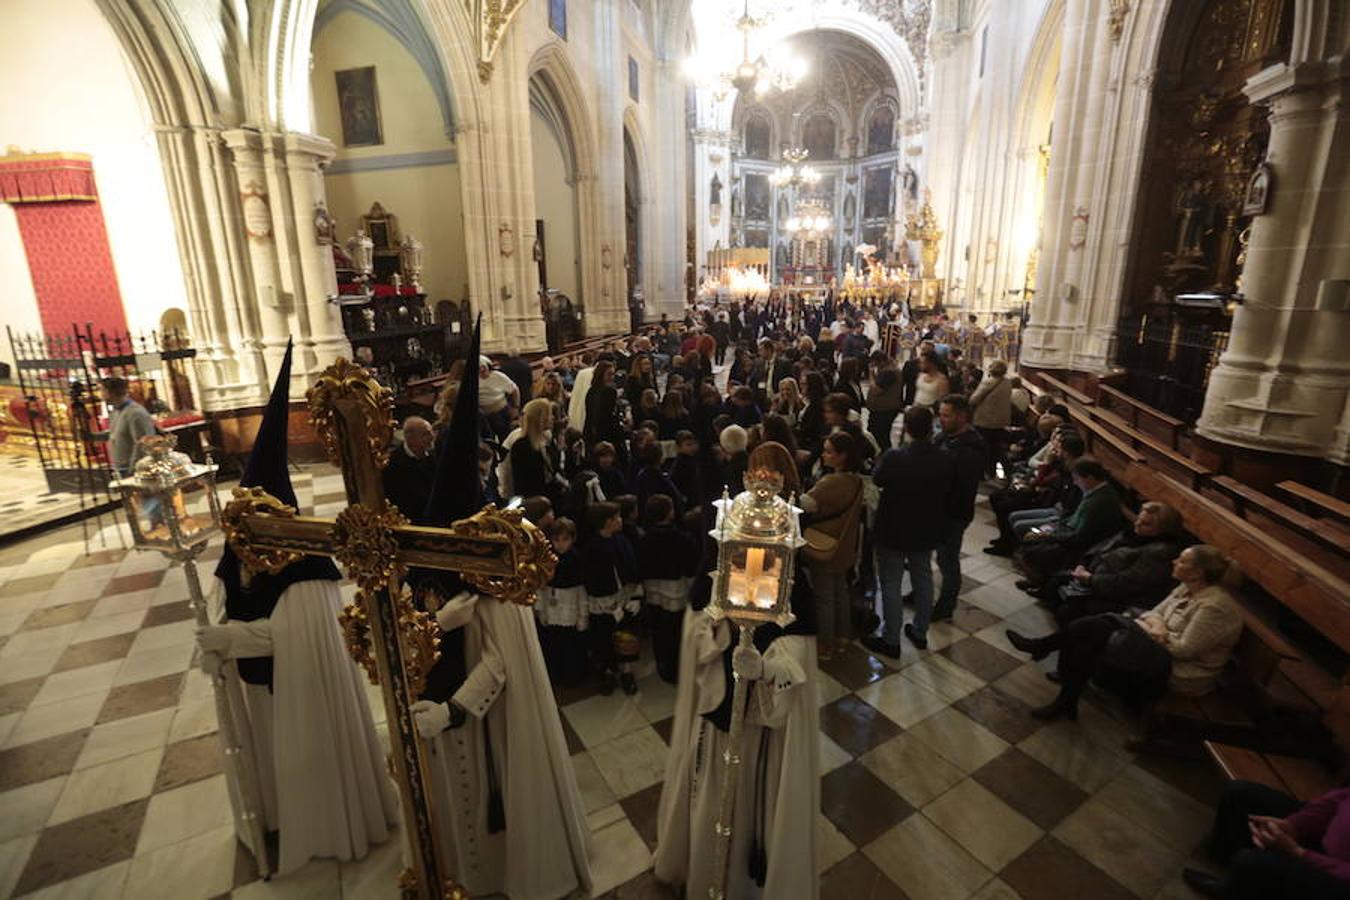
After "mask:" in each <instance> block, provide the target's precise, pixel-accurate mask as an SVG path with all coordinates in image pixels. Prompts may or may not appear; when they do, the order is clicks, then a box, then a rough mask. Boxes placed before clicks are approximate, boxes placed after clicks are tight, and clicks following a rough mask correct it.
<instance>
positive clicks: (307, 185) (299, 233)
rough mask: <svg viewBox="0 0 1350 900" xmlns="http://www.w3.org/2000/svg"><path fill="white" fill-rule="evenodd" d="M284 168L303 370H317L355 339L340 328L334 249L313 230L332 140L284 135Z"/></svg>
mask: <svg viewBox="0 0 1350 900" xmlns="http://www.w3.org/2000/svg"><path fill="white" fill-rule="evenodd" d="M285 154H286V172H287V176H288V184H289V188H290V203H289V206H288V209H287V210H286V211H285V212H286V216H285V222H286V225H287V227H288V232H289V233H288V235H287V237H288V240H287V242H286V243H287V246H288V247H289V248H290V252H291V259H290V263H291V269H292V271H293V272H294V273H295V274H296V276H297V279H298V286H297V287H298V289H297V291H296V317H297V319H298V320H299V325H300V329H299V337H300V340H299V343H300V345H301V347H303V348H304V350H303V352H302V353H301V354H300V358H301V360H302V362H303V368H301V371H302V372H303V373H304V374H306V375H309V374H313V373H315V372H318V371H321V370H322V369H323V368H324V367H326V366H328V365H330V364H331V363H332V361H333V360H334V359H335V358H336V357H338V356H347V357H348V358H350V354H351V345H350V343H348V341H347V336H346V334H345V333H344V332H343V330H342V316H341V314H340V313H339V312H338V309H337V307H336V306H334V305H333V304H332V303H330V302H329V300H328V298H329V297H330V296H333V295H335V294H337V273H336V272H335V271H334V269H333V254H332V250H331V249H330V248H329V245H327V244H321V243H319V241H318V238H317V236H316V234H315V229H314V213H315V211H316V210H317V208H318V207H319V206H320V205H321V204H323V205H325V206H326V205H327V204H326V201H325V191H324V184H323V169H324V167H325V166H327V165H328V163H330V162H331V161H332V159H333V154H334V147H333V144H332V142H331V141H328V140H326V139H324V138H321V137H316V136H314V135H309V134H297V133H291V134H288V135H286V136H285Z"/></svg>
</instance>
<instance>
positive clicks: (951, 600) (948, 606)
mask: <svg viewBox="0 0 1350 900" xmlns="http://www.w3.org/2000/svg"><path fill="white" fill-rule="evenodd" d="M969 524H970V523H969V522H953V523H952V524H951V525H949V526H948V529H949V530H948V532H947V536H946V538H944V539H943V541H942V543H941V544H940V545H939V546H938V549H937V564H938V571H939V572H941V573H942V591H941V593H939V594H938V598H937V603H936V604H935V605H934V606H933V618H935V619H950V618H951V616H952V613H954V612H956V595H957V594H959V593H961V539H962V538H963V537H965V534H966V526H967V525H969Z"/></svg>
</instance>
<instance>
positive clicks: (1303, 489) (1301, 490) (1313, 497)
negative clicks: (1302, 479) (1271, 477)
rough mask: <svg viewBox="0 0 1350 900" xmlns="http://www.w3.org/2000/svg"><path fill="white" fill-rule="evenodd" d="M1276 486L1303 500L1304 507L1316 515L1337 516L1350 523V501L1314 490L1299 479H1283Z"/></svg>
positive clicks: (1323, 516) (1336, 517)
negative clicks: (1300, 482) (1299, 481)
mask: <svg viewBox="0 0 1350 900" xmlns="http://www.w3.org/2000/svg"><path fill="white" fill-rule="evenodd" d="M1275 486H1276V487H1277V488H1279V489H1280V490H1281V491H1283V492H1284V493H1286V494H1288V495H1289V496H1291V497H1294V498H1296V499H1298V500H1299V501H1301V502H1302V503H1303V504H1304V508H1305V509H1309V510H1311V511H1312V514H1313V515H1314V516H1318V517H1322V518H1335V519H1338V520H1340V521H1341V522H1347V523H1350V503H1346V502H1345V501H1344V500H1341V499H1339V498H1337V497H1333V496H1331V495H1330V494H1324V493H1322V492H1321V491H1318V490H1314V489H1312V488H1310V487H1308V486H1307V485H1306V484H1299V483H1298V482H1297V481H1281V482H1280V483H1279V484H1277V485H1275Z"/></svg>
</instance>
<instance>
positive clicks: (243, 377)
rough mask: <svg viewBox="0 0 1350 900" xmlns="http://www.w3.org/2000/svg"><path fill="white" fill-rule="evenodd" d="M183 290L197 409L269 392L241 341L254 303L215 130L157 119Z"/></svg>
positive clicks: (225, 158)
mask: <svg viewBox="0 0 1350 900" xmlns="http://www.w3.org/2000/svg"><path fill="white" fill-rule="evenodd" d="M155 137H156V139H157V141H158V143H159V151H160V158H161V160H162V161H163V166H164V179H165V184H166V185H167V187H168V196H169V202H170V205H171V207H172V209H173V216H174V223H175V228H174V232H175V234H176V235H177V238H178V252H179V257H180V259H181V261H182V263H183V274H184V275H185V276H186V277H185V280H186V287H187V295H188V323H189V328H190V329H191V332H192V342H193V346H194V347H195V348H196V350H197V365H196V372H197V377H198V387H199V390H200V396H199V397H198V398H197V400H198V402H199V403H200V404H201V407H202V409H203V410H205V411H207V412H216V411H219V410H229V409H237V408H239V407H241V406H250V405H256V404H261V403H263V402H265V401H266V399H267V379H266V371H265V368H264V366H263V362H262V356H261V353H259V352H258V351H257V348H256V347H249V346H247V345H246V344H245V338H246V337H248V336H250V335H251V334H252V333H253V331H252V327H251V324H250V323H249V321H248V320H247V311H248V310H250V309H252V308H253V306H254V299H253V294H252V282H251V280H250V279H249V277H248V274H247V269H248V257H247V249H246V248H245V246H244V241H245V238H244V234H243V231H242V229H240V228H238V227H237V225H238V217H237V206H238V190H237V187H236V184H235V179H234V167H233V166H232V164H231V162H230V156H229V152H228V151H227V149H226V147H225V145H224V143H223V142H222V141H221V136H220V131H219V129H217V128H212V127H208V126H204V125H197V126H191V127H172V126H157V127H156V128H155Z"/></svg>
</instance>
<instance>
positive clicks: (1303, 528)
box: [1213, 475, 1350, 558]
mask: <svg viewBox="0 0 1350 900" xmlns="http://www.w3.org/2000/svg"><path fill="white" fill-rule="evenodd" d="M1213 483H1214V486H1215V487H1217V488H1219V489H1220V490H1222V491H1223V492H1224V493H1225V494H1227V495H1229V496H1230V497H1232V499H1233V503H1234V505H1235V506H1236V507H1237V512H1238V514H1239V515H1241V516H1242V517H1243V518H1244V519H1247V520H1249V521H1250V520H1251V517H1252V514H1253V513H1255V514H1258V515H1261V516H1264V517H1266V518H1268V519H1270V520H1272V521H1274V522H1275V523H1277V524H1279V525H1281V526H1283V527H1285V528H1288V529H1289V530H1290V531H1292V532H1294V533H1296V534H1297V535H1298V536H1299V537H1302V538H1305V539H1307V540H1310V541H1312V542H1313V543H1316V544H1319V545H1321V546H1322V547H1324V548H1326V549H1328V550H1331V551H1333V552H1335V553H1337V554H1340V555H1341V556H1344V557H1346V558H1350V531H1347V530H1346V529H1344V528H1342V527H1341V526H1340V525H1338V524H1337V523H1335V522H1324V521H1319V520H1317V519H1314V518H1312V517H1311V516H1306V515H1304V514H1303V513H1301V512H1299V511H1298V510H1296V509H1294V508H1293V507H1292V506H1289V505H1288V504H1285V503H1281V502H1280V501H1279V500H1276V499H1275V498H1274V497H1271V496H1269V495H1267V494H1263V493H1261V492H1260V491H1258V490H1256V489H1255V488H1253V487H1251V486H1249V485H1245V484H1243V483H1242V482H1240V481H1237V480H1235V479H1233V478H1229V477H1228V476H1227V475H1218V476H1216V477H1215V478H1214V479H1213Z"/></svg>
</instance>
